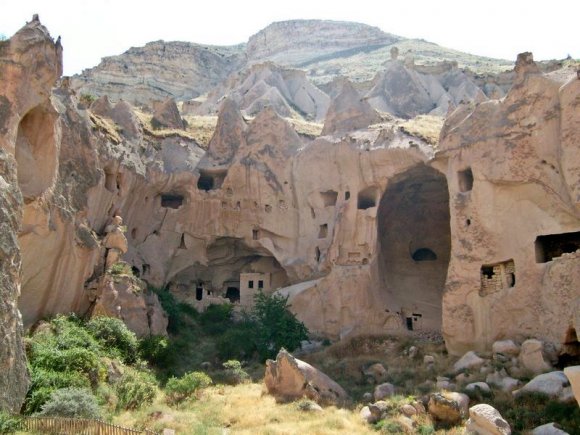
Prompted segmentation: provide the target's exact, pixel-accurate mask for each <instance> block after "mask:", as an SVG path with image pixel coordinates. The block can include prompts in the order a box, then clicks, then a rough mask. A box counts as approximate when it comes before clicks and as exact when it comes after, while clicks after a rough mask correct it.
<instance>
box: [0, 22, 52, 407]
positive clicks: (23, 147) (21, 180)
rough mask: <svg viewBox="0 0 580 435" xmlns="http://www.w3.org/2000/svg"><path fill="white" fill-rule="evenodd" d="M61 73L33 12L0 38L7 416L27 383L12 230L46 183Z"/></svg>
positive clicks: (2, 400) (0, 401)
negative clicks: (54, 92) (54, 89)
mask: <svg viewBox="0 0 580 435" xmlns="http://www.w3.org/2000/svg"><path fill="white" fill-rule="evenodd" d="M61 73H62V47H61V46H60V43H59V42H57V43H55V42H54V41H53V40H52V38H51V37H50V35H49V33H48V31H47V29H46V28H45V27H44V26H42V25H41V24H40V22H39V21H38V17H37V16H35V17H33V19H32V21H30V22H29V23H27V24H26V26H24V27H23V28H22V29H21V30H20V31H18V32H17V33H16V34H15V35H14V36H13V37H12V38H11V39H9V40H7V41H0V76H1V77H2V80H1V81H0V300H1V301H2V302H1V303H0V337H2V338H1V341H0V367H1V369H0V410H5V411H8V412H10V413H17V412H18V411H19V410H20V407H21V405H22V402H23V401H24V396H25V395H26V391H27V390H28V384H29V379H28V373H27V368H26V356H25V352H24V346H23V342H22V318H21V316H20V313H19V311H18V307H17V303H18V298H19V296H20V292H21V286H22V284H23V281H22V275H21V264H22V263H23V262H25V261H26V260H25V259H23V255H22V252H21V248H22V244H21V242H20V245H19V235H21V234H23V233H25V232H26V231H27V218H28V217H29V216H30V207H31V202H34V200H35V199H39V198H42V197H44V196H46V195H47V192H49V191H50V190H52V188H53V186H54V178H55V170H56V167H57V157H56V155H57V147H58V144H57V141H56V140H55V139H56V136H58V129H57V128H55V126H54V125H53V122H54V120H55V118H56V116H55V115H56V111H55V109H54V107H53V105H52V103H51V101H50V89H51V87H52V86H53V85H54V83H55V82H56V80H57V78H58V77H59V76H60V74H61ZM38 254H40V253H38V252H37V253H36V255H38ZM41 255H42V254H41Z"/></svg>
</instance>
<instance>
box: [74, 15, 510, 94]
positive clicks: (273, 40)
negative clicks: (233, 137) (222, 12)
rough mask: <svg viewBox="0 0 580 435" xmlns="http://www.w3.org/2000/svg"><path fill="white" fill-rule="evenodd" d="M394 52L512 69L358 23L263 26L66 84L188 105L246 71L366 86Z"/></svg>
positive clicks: (174, 45)
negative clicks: (276, 70) (279, 69)
mask: <svg viewBox="0 0 580 435" xmlns="http://www.w3.org/2000/svg"><path fill="white" fill-rule="evenodd" d="M393 47H397V49H398V50H399V53H400V57H401V59H411V58H412V59H413V60H414V62H415V64H417V65H431V64H435V63H439V62H442V61H452V62H456V63H457V65H458V67H459V68H469V69H470V70H472V71H473V72H474V73H495V72H500V71H504V70H511V69H512V68H513V62H510V61H505V60H499V59H490V58H486V57H480V56H476V55H472V54H467V53H462V52H460V51H456V50H452V49H449V48H444V47H440V46H438V45H437V44H433V43H430V42H427V41H423V40H414V39H407V38H404V37H401V36H396V35H392V34H389V33H386V32H383V31H382V30H380V29H378V28H376V27H372V26H368V25H365V24H360V23H353V22H339V21H325V20H293V21H284V22H277V23H273V24H270V25H269V26H267V27H266V28H265V29H263V30H260V31H259V32H257V33H256V34H255V35H253V36H251V37H250V38H249V40H248V42H247V44H239V45H236V46H232V47H220V46H202V45H197V44H193V43H189V42H165V41H156V42H151V43H148V44H147V45H145V46H144V47H133V48H131V49H129V50H127V51H126V52H125V53H123V54H121V55H118V56H111V57H106V58H104V59H103V60H102V62H101V63H100V64H99V65H98V66H96V67H94V68H91V69H87V70H85V71H83V73H82V74H80V75H76V76H74V77H73V80H72V82H73V88H74V89H76V90H78V91H80V92H81V93H86V94H91V95H95V96H101V95H105V94H106V95H108V96H109V98H111V99H112V100H118V99H119V98H123V99H125V100H128V101H130V102H132V103H136V104H147V103H148V102H149V100H151V99H158V100H160V99H164V98H167V97H173V98H175V99H177V100H188V99H191V98H195V97H198V96H199V95H202V94H205V93H207V92H209V91H210V90H211V89H212V88H213V87H214V86H216V85H218V84H219V83H221V82H222V81H223V80H225V79H226V78H227V77H228V76H229V75H230V74H231V73H235V72H239V71H240V70H242V69H244V68H247V67H249V66H251V65H253V64H258V63H264V62H266V61H269V62H274V63H276V64H278V65H280V66H285V67H292V68H297V69H301V70H303V71H305V72H306V74H307V76H308V78H309V79H310V80H311V81H312V82H313V83H315V84H317V85H321V84H324V83H328V82H330V81H332V80H333V79H334V78H335V77H338V76H346V77H347V78H348V79H349V80H351V81H355V82H362V81H369V80H371V79H372V78H373V77H374V76H375V75H376V74H377V73H378V72H380V71H382V70H383V69H384V66H385V62H386V61H388V60H389V59H390V58H391V49H392V48H393Z"/></svg>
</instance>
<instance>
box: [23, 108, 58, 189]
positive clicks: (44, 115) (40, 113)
mask: <svg viewBox="0 0 580 435" xmlns="http://www.w3.org/2000/svg"><path fill="white" fill-rule="evenodd" d="M55 122H56V115H55V114H54V113H53V110H50V109H49V108H46V107H43V106H37V107H35V108H34V109H32V110H31V111H29V112H28V113H27V114H26V115H25V116H24V117H23V118H22V120H21V121H20V124H19V125H18V133H17V136H16V148H15V150H14V153H15V157H16V164H17V175H18V185H19V186H20V190H21V191H22V195H23V196H24V197H25V198H36V197H39V196H40V195H42V193H44V191H46V190H47V189H48V188H49V187H50V186H51V185H52V182H53V179H54V176H55V173H56V165H57V150H56V142H55V137H54V136H55V131H54V125H55Z"/></svg>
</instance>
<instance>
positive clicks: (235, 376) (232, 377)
mask: <svg viewBox="0 0 580 435" xmlns="http://www.w3.org/2000/svg"><path fill="white" fill-rule="evenodd" d="M223 366H224V369H225V370H224V375H225V381H226V382H227V383H228V384H230V385H238V384H242V383H244V382H248V381H249V380H250V375H249V374H248V373H247V372H246V371H245V370H244V369H242V364H241V363H240V362H239V361H238V360H235V359H232V360H229V361H226V362H225V363H223Z"/></svg>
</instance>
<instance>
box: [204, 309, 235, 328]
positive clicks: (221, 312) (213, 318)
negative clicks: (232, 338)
mask: <svg viewBox="0 0 580 435" xmlns="http://www.w3.org/2000/svg"><path fill="white" fill-rule="evenodd" d="M233 311H234V307H233V305H230V304H219V305H215V304H212V305H210V306H209V307H207V309H206V310H205V311H204V312H203V313H201V314H200V315H199V323H200V325H201V327H202V328H203V330H204V332H205V333H206V334H209V335H219V334H223V333H225V332H226V331H228V330H229V329H230V328H231V326H232V324H233V321H232V315H233Z"/></svg>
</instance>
